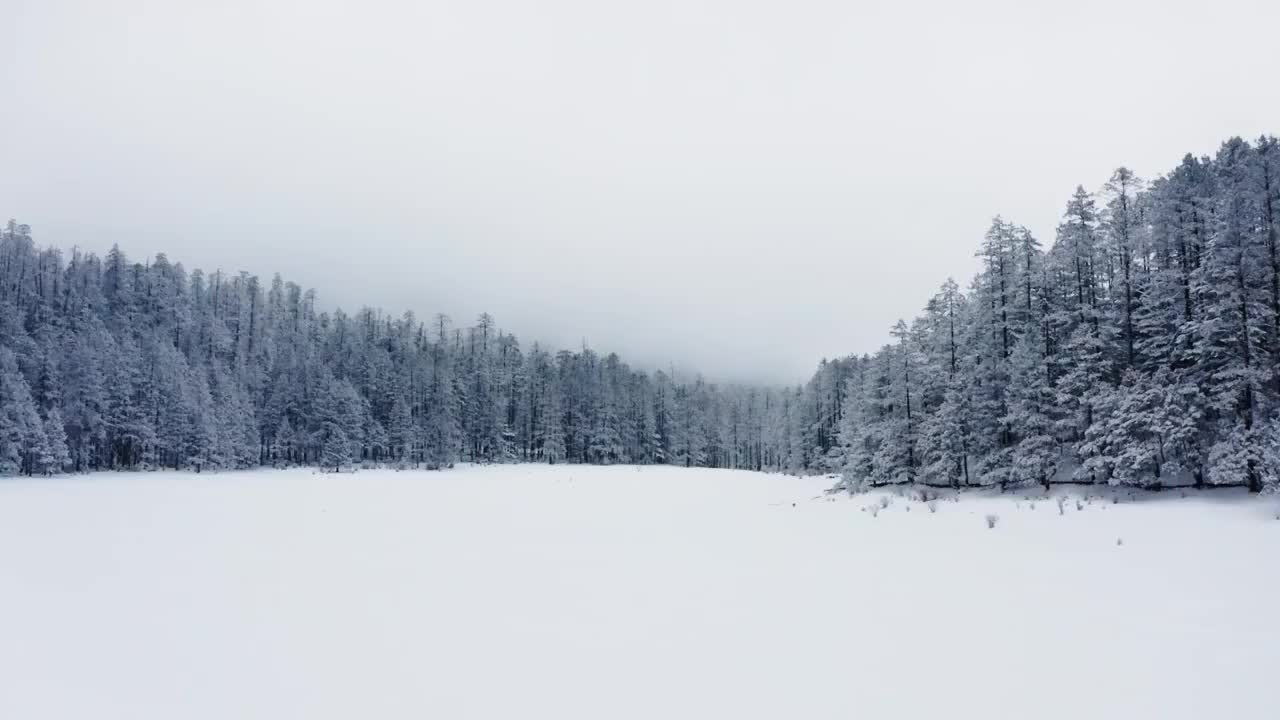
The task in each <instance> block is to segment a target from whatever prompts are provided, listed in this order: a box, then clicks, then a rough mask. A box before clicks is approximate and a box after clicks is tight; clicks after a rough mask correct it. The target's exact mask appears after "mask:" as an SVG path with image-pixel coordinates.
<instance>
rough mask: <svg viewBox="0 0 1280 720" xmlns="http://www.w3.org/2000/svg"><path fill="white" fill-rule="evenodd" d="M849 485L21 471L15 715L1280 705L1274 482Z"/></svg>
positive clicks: (9, 517) (4, 571) (9, 566)
mask: <svg viewBox="0 0 1280 720" xmlns="http://www.w3.org/2000/svg"><path fill="white" fill-rule="evenodd" d="M829 483H830V481H829V480H826V479H823V478H805V479H799V478H791V477H783V476H777V475H763V474H753V473H745V472H728V471H706V470H682V469H672V468H653V467H650V468H644V469H637V468H633V467H612V468H586V467H543V466H514V467H512V466H508V467H473V468H460V469H457V470H454V471H450V472H445V473H426V472H401V473H397V472H392V471H377V472H372V471H366V472H360V473H357V474H354V475H341V476H332V475H318V474H313V473H312V472H311V471H307V470H293V471H260V472H248V473H233V474H221V475H189V474H180V475H174V474H159V473H157V474H132V475H131V474H120V475H114V474H102V475H94V476H84V477H71V478H59V479H53V480H39V479H33V480H26V479H22V480H13V479H11V480H5V481H0V718H12V719H14V720H26V719H29V718H94V719H95V720H103V719H106V718H128V719H129V720H139V719H144V718H146V719H149V718H157V719H159V718H164V719H165V720H169V719H173V718H218V719H219V720H222V719H226V718H270V719H272V720H284V719H286V718H306V719H314V718H441V719H446V718H447V719H450V720H452V719H455V718H504V719H505V718H555V719H556V720H572V719H577V718H582V719H583V720H587V719H590V720H601V719H605V718H609V719H612V718H697V719H699V720H705V719H711V718H733V719H735V720H741V719H743V718H771V719H772V718H854V717H858V718H886V717H894V718H984V719H990V718H1019V719H1022V718H1082V717H1088V718H1125V719H1126V720H1131V719H1134V718H1159V719H1161V720H1169V719H1171V718H1233V719H1235V720H1239V719H1242V718H1275V717H1280V704H1277V703H1280V700H1277V695H1276V688H1277V687H1278V684H1280V520H1277V519H1276V517H1275V515H1276V512H1277V502H1276V501H1275V500H1274V499H1256V498H1246V497H1243V496H1241V495H1234V494H1217V495H1208V496H1203V497H1191V498H1179V497H1177V496H1176V495H1172V494H1171V495H1168V496H1166V497H1162V498H1161V499H1156V500H1144V501H1141V502H1123V503H1121V504H1110V503H1109V502H1105V503H1104V502H1100V501H1096V500H1095V501H1093V502H1092V503H1090V504H1084V505H1083V509H1082V510H1078V509H1077V508H1076V505H1075V502H1074V501H1070V502H1068V503H1067V504H1066V506H1065V508H1064V514H1062V515H1059V511H1058V507H1057V504H1056V503H1055V502H1053V501H1043V500H1042V501H1040V502H1038V503H1037V504H1036V507H1035V508H1034V509H1032V508H1031V507H1030V505H1029V503H1028V502H1027V501H1025V500H1023V499H1022V497H1021V496H1019V497H1018V498H1017V499H1016V500H1015V499H1014V498H972V497H966V498H963V499H961V500H960V501H959V502H941V503H938V504H937V505H936V512H930V511H929V509H928V508H927V507H926V506H925V505H924V504H922V503H920V502H913V501H908V500H906V499H904V498H894V499H893V501H892V503H891V504H890V505H889V506H888V507H887V508H885V509H883V510H880V511H879V512H878V513H877V514H876V515H875V516H873V515H872V514H871V513H870V512H867V511H865V510H864V509H863V508H864V507H866V506H869V505H873V504H878V498H879V496H874V495H872V496H861V497H856V498H847V497H841V498H827V497H823V496H822V495H821V491H822V489H823V488H824V487H826V485H828V484H829ZM1015 503H1016V504H1015ZM989 513H995V514H998V515H999V520H998V522H997V524H996V527H995V529H988V528H987V524H986V521H985V519H984V518H985V515H987V514H989ZM1119 540H1123V543H1122V544H1118V541H1119Z"/></svg>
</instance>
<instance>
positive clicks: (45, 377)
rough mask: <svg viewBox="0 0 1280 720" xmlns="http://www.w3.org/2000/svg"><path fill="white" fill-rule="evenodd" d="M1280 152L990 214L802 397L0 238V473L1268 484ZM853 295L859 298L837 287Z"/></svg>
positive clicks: (1236, 156) (1271, 475)
mask: <svg viewBox="0 0 1280 720" xmlns="http://www.w3.org/2000/svg"><path fill="white" fill-rule="evenodd" d="M1277 213H1280V148H1278V147H1277V141H1276V139H1275V138H1272V137H1263V138H1260V139H1259V140H1257V141H1256V142H1253V143H1249V142H1246V141H1243V140H1241V139H1239V138H1233V139H1231V140H1229V141H1227V142H1226V143H1224V144H1223V145H1222V147H1221V148H1220V149H1219V150H1218V152H1217V153H1216V155H1214V156H1213V157H1194V156H1192V155H1187V156H1186V157H1185V158H1183V160H1182V162H1181V163H1180V164H1179V165H1178V166H1177V167H1176V168H1174V169H1173V170H1172V171H1171V172H1169V173H1168V174H1166V175H1164V176H1162V177H1159V178H1156V179H1155V180H1154V181H1152V182H1150V183H1148V182H1145V181H1144V180H1142V179H1140V178H1138V177H1136V176H1135V175H1134V174H1133V173H1132V172H1131V171H1129V170H1128V169H1126V168H1120V169H1117V170H1116V171H1115V172H1114V173H1113V174H1112V176H1111V178H1110V179H1109V180H1108V181H1107V182H1106V183H1105V184H1104V185H1103V186H1102V187H1101V188H1100V189H1099V190H1098V191H1097V192H1096V193H1090V192H1086V191H1085V190H1084V189H1083V188H1082V187H1081V188H1078V189H1077V190H1076V191H1075V192H1074V193H1073V194H1072V195H1071V197H1070V198H1068V199H1067V201H1066V204H1065V209H1064V212H1063V217H1062V222H1061V224H1060V225H1059V226H1058V229H1057V234H1056V237H1055V238H1054V241H1053V243H1052V244H1051V245H1050V246H1048V247H1047V248H1046V247H1045V245H1044V244H1043V243H1042V242H1041V240H1040V239H1038V238H1035V237H1033V235H1032V234H1031V233H1030V232H1029V231H1028V230H1027V229H1026V228H1024V227H1021V226H1019V225H1017V224H1015V223H1012V222H1009V221H1006V220H1005V219H1003V218H1000V217H997V218H996V219H995V220H994V221H993V222H992V224H991V226H990V228H989V229H988V230H987V232H986V234H985V236H983V238H982V240H981V242H980V243H979V245H978V250H977V256H978V258H979V259H980V261H981V271H980V272H979V274H978V275H977V277H975V278H974V279H973V281H972V282H971V283H970V284H969V285H968V286H967V287H964V288H962V287H961V286H960V285H959V284H958V283H957V282H956V281H954V280H951V279H948V280H946V281H945V282H944V283H942V285H941V286H940V287H939V289H938V292H937V293H936V294H935V295H934V296H933V297H932V298H929V299H928V302H927V303H926V304H925V308H924V312H923V314H922V315H920V316H919V317H917V318H915V319H914V320H913V321H911V322H910V323H907V322H905V321H900V322H898V323H897V325H895V326H894V327H893V328H892V338H893V340H892V342H891V343H890V344H888V345H886V346H885V347H883V348H881V349H880V350H879V351H877V352H876V353H874V354H872V355H866V356H850V357H847V358H842V359H837V360H831V361H827V360H824V361H823V362H822V363H821V364H820V365H819V367H818V370H817V372H816V373H815V374H814V376H813V377H812V378H811V379H810V380H809V381H808V382H807V383H805V384H804V385H802V386H799V387H794V388H763V387H748V386H741V385H717V384H715V383H710V382H707V381H705V380H703V379H702V378H700V377H696V376H694V377H689V376H683V375H682V376H678V377H677V376H675V375H674V374H673V373H666V372H655V373H652V374H650V373H647V372H643V371H638V370H635V369H632V368H630V367H629V366H628V365H627V364H626V363H625V362H623V360H622V359H621V358H619V357H618V356H617V355H613V354H609V355H600V354H598V353H596V352H595V351H593V350H591V349H589V348H586V347H584V348H582V349H580V350H577V351H565V350H560V351H553V350H551V349H546V348H542V347H539V346H538V345H537V344H533V345H531V346H528V347H522V345H521V343H520V342H519V340H518V339H517V338H516V337H515V336H514V335H512V334H510V333H506V332H504V331H502V330H501V329H500V328H499V327H498V326H497V324H496V323H495V321H494V319H493V318H492V317H490V316H488V315H482V316H480V317H479V318H478V319H477V320H476V322H475V323H474V324H472V325H470V326H468V327H458V326H455V325H454V324H453V323H452V322H451V321H450V319H449V318H448V317H446V316H444V315H436V316H434V317H431V318H428V319H425V320H419V319H418V318H416V317H414V316H413V314H412V313H406V314H404V315H401V316H398V317H396V316H391V315H388V314H385V313H384V312H382V311H380V310H376V309H367V308H366V309H363V310H360V311H359V312H358V313H356V314H355V315H348V314H346V313H344V312H343V311H341V310H336V311H333V312H320V311H318V310H317V309H316V296H315V293H314V292H313V291H311V290H304V289H302V288H301V287H299V286H297V285H296V284H294V283H291V282H287V281H285V280H283V279H282V278H281V277H280V276H279V275H277V276H275V277H274V278H272V279H271V280H270V282H268V283H263V282H262V281H260V280H259V278H257V277H255V276H252V275H249V274H246V273H240V274H236V275H226V274H223V273H221V272H213V273H208V274H206V273H204V272H202V271H200V270H192V271H190V272H188V271H187V270H185V269H184V268H183V266H182V265H181V264H180V263H176V262H171V261H170V260H169V259H168V258H166V257H165V256H164V255H158V256H157V257H155V258H153V259H150V260H148V261H146V262H133V261H130V260H129V259H128V258H127V257H126V256H125V254H124V252H122V251H121V250H120V249H119V248H118V247H117V248H113V249H112V250H111V252H109V253H107V255H106V256H105V257H103V258H99V257H96V256H94V255H92V254H87V253H82V252H79V251H76V250H72V251H71V252H70V255H69V256H65V255H64V254H63V252H62V251H60V250H58V249H56V248H41V247H38V246H37V245H36V243H35V241H34V240H33V239H32V236H31V231H30V228H28V227H27V226H24V225H19V224H17V223H15V222H13V221H10V223H9V224H8V226H7V227H6V228H4V229H3V230H2V231H0V474H15V473H25V474H47V473H56V472H66V471H89V470H103V469H149V468H185V469H192V470H197V471H198V470H203V469H224V468H243V467H251V466H258V465H275V466H283V465H297V464H301V465H314V466H319V467H323V468H328V469H340V468H345V467H350V466H353V465H357V464H361V463H371V464H389V465H402V466H404V465H412V466H425V467H432V468H435V467H443V466H447V465H449V464H451V463H454V462H457V461H471V462H512V461H528V462H552V463H556V462H565V463H601V464H609V463H637V464H648V463H662V464H674V465H685V466H705V467H732V468H747V469H756V470H766V469H767V470H785V471H794V472H828V473H840V474H841V475H842V477H843V481H842V482H843V483H844V484H845V485H846V486H848V487H850V488H856V487H861V486H865V485H883V484H891V483H925V484H931V485H939V486H952V487H967V486H998V487H1001V488H1009V487H1017V486H1022V485H1035V484H1042V485H1049V484H1051V483H1054V482H1079V483H1112V484H1125V485H1134V486H1143V487H1160V486H1164V485H1169V484H1195V485H1200V486H1204V485H1232V486H1235V485H1239V486H1245V487H1248V488H1249V489H1250V490H1253V491H1259V490H1262V489H1263V488H1264V487H1265V486H1267V485H1273V484H1275V483H1276V482H1277V477H1278V476H1280V422H1278V421H1277V412H1278V411H1280V372H1278V371H1277V370H1278V367H1277V363H1278V362H1280V248H1277V243H1278V242H1280V240H1278V233H1280V218H1277ZM851 292H853V290H851Z"/></svg>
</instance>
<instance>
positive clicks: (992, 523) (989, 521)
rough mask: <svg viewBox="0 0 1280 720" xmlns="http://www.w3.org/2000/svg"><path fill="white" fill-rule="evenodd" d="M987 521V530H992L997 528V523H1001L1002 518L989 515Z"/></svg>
mask: <svg viewBox="0 0 1280 720" xmlns="http://www.w3.org/2000/svg"><path fill="white" fill-rule="evenodd" d="M986 520H987V529H988V530H990V529H991V528H994V527H995V526H996V523H998V522H1000V516H999V515H987V517H986Z"/></svg>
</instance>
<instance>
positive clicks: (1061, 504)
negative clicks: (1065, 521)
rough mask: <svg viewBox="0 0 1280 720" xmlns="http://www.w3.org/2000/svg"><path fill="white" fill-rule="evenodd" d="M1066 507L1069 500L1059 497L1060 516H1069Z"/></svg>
mask: <svg viewBox="0 0 1280 720" xmlns="http://www.w3.org/2000/svg"><path fill="white" fill-rule="evenodd" d="M1066 505H1067V499H1066V498H1065V497H1062V496H1059V497H1058V514H1059V515H1066V514H1067V508H1066Z"/></svg>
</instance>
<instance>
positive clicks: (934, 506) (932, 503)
mask: <svg viewBox="0 0 1280 720" xmlns="http://www.w3.org/2000/svg"><path fill="white" fill-rule="evenodd" d="M924 506H925V507H927V508H929V512H931V513H936V512H938V501H937V500H929V501H927V502H925V504H924ZM1276 518H1277V519H1280V513H1278V514H1277V515H1276Z"/></svg>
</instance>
